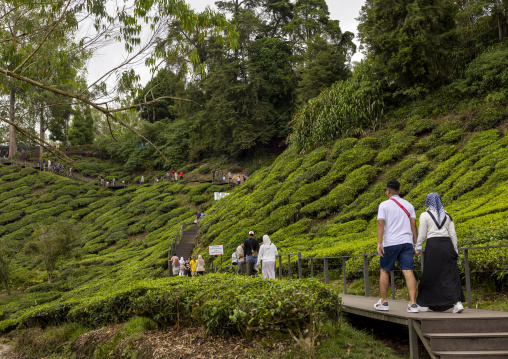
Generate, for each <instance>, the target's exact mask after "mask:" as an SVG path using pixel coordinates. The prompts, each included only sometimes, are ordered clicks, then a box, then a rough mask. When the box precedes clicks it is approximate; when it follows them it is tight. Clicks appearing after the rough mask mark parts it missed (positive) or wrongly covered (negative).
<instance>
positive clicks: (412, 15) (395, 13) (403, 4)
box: [358, 0, 457, 88]
mask: <svg viewBox="0 0 508 359" xmlns="http://www.w3.org/2000/svg"><path fill="white" fill-rule="evenodd" d="M456 10H457V9H456V6H455V4H453V3H452V2H450V1H448V0H402V1H396V0H367V2H366V4H365V5H364V6H363V7H362V10H361V12H360V17H359V20H360V24H359V25H358V31H359V37H360V40H361V42H362V44H363V46H364V47H365V48H366V50H367V52H368V54H369V55H371V56H373V59H374V61H375V66H376V67H377V69H378V70H379V71H381V72H383V73H385V74H386V75H388V76H389V77H390V79H392V80H393V81H395V82H396V83H397V84H398V85H399V86H401V87H403V88H409V87H413V86H415V85H416V86H422V85H423V86H432V85H439V84H443V83H445V82H446V81H447V80H448V79H450V75H451V64H450V61H449V59H450V55H451V54H452V52H453V50H454V48H455V45H456V38H455V32H454V28H455V13H456Z"/></svg>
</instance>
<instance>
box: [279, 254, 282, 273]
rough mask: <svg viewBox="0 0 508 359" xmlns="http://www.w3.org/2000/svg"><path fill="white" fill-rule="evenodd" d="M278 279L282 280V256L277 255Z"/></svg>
mask: <svg viewBox="0 0 508 359" xmlns="http://www.w3.org/2000/svg"><path fill="white" fill-rule="evenodd" d="M279 279H282V255H280V254H279Z"/></svg>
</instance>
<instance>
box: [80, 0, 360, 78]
mask: <svg viewBox="0 0 508 359" xmlns="http://www.w3.org/2000/svg"><path fill="white" fill-rule="evenodd" d="M326 2H327V4H328V9H329V11H330V18H331V19H332V20H339V22H340V28H341V30H342V31H343V32H344V31H351V32H353V33H354V34H355V35H356V33H357V29H356V27H357V26H358V22H357V21H356V20H355V19H356V18H357V17H358V15H359V12H360V9H361V7H362V5H363V4H364V3H365V0H326ZM187 3H188V4H189V5H190V6H191V7H192V8H193V9H194V10H196V11H202V10H204V9H205V8H206V6H210V7H211V8H212V9H215V5H214V3H215V0H187ZM355 43H356V44H357V46H358V45H359V43H358V41H357V40H356V39H355ZM125 56H126V54H125V53H124V51H123V45H122V44H118V43H117V44H114V45H110V46H107V47H104V48H102V49H101V50H100V51H99V52H98V53H97V54H95V56H94V57H93V59H92V60H90V62H89V64H88V83H89V84H90V83H93V82H94V81H95V80H97V79H98V78H99V77H100V76H102V75H103V74H104V73H105V72H107V71H108V70H110V69H112V68H113V67H115V66H117V65H118V64H119V63H120V62H121V61H122V59H123V58H125ZM362 58H363V55H362V54H360V53H357V54H356V55H355V56H353V61H359V60H361V59H362ZM136 72H137V73H139V74H140V75H141V83H142V84H145V83H146V82H147V81H148V79H149V78H150V74H149V71H148V70H147V69H146V68H144V65H143V64H142V63H140V64H138V65H137V66H136ZM110 80H114V79H110ZM109 82H110V81H108V83H109Z"/></svg>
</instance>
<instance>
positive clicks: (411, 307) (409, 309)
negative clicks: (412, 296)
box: [407, 303, 418, 313]
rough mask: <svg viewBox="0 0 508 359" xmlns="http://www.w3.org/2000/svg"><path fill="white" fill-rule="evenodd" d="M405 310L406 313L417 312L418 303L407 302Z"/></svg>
mask: <svg viewBox="0 0 508 359" xmlns="http://www.w3.org/2000/svg"><path fill="white" fill-rule="evenodd" d="M407 312H408V313H418V304H416V303H413V304H411V303H408V304H407Z"/></svg>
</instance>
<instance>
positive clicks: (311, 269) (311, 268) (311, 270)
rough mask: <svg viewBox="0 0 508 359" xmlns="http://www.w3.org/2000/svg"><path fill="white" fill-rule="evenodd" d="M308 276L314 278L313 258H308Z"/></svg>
mask: <svg viewBox="0 0 508 359" xmlns="http://www.w3.org/2000/svg"><path fill="white" fill-rule="evenodd" d="M310 276H311V277H314V258H312V257H311V258H310Z"/></svg>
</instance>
